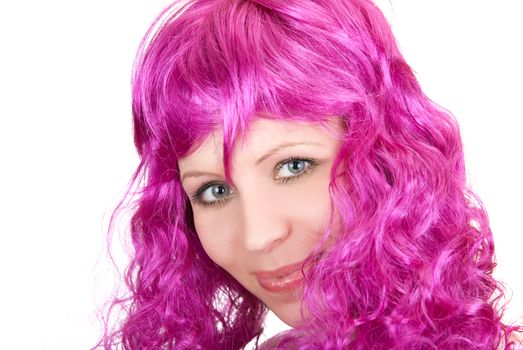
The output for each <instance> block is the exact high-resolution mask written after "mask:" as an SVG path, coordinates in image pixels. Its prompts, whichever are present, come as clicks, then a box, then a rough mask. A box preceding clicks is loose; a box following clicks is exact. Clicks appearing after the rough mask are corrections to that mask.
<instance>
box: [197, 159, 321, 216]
mask: <svg viewBox="0 0 523 350" xmlns="http://www.w3.org/2000/svg"><path fill="white" fill-rule="evenodd" d="M294 161H303V162H307V163H308V165H306V166H305V169H304V170H303V171H302V172H301V173H299V174H297V175H294V176H285V177H282V178H280V179H276V178H275V180H276V181H278V182H279V183H288V182H293V181H296V180H298V179H299V178H301V177H302V176H304V175H306V174H308V173H309V172H310V171H311V170H312V169H313V168H314V167H315V166H316V165H318V162H317V161H316V160H314V159H312V158H307V157H290V158H288V159H285V160H282V161H281V162H279V163H278V164H276V166H275V167H274V172H275V173H277V172H278V171H280V170H281V169H282V168H283V167H284V166H285V165H287V164H289V163H292V162H294ZM214 185H223V183H222V182H219V181H215V180H213V181H208V182H205V183H203V184H202V185H201V186H200V187H199V188H198V189H197V190H196V191H195V192H194V194H193V195H192V196H191V199H192V201H193V202H194V203H196V204H198V205H201V206H203V207H214V206H218V205H221V204H223V203H225V202H227V201H228V200H229V198H230V196H227V197H225V198H224V199H220V200H216V201H213V202H205V201H203V200H202V199H201V197H200V196H201V195H202V193H203V192H205V191H206V190H207V189H208V188H209V187H211V186H214Z"/></svg>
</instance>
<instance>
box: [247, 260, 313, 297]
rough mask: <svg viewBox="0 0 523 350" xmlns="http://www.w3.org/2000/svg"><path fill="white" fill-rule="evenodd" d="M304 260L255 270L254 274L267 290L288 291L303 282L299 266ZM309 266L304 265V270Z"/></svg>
mask: <svg viewBox="0 0 523 350" xmlns="http://www.w3.org/2000/svg"><path fill="white" fill-rule="evenodd" d="M303 262H304V261H300V262H297V263H294V264H290V265H286V266H283V267H280V268H278V269H276V270H271V271H256V272H255V273H254V275H255V276H256V279H257V280H258V283H259V284H260V286H261V287H262V288H264V289H265V290H267V291H269V292H275V293H279V292H289V291H292V290H294V289H297V288H298V287H300V286H301V285H302V284H303V281H304V276H303V274H302V273H301V266H302V265H303ZM309 267H310V266H309V265H307V266H305V267H304V270H306V269H308V268H309Z"/></svg>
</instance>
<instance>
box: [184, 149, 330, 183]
mask: <svg viewBox="0 0 523 350" xmlns="http://www.w3.org/2000/svg"><path fill="white" fill-rule="evenodd" d="M294 146H320V147H322V146H325V145H323V144H321V143H316V142H285V143H282V144H280V145H278V146H276V147H274V148H271V149H270V150H268V151H267V152H266V153H265V154H264V155H263V156H261V157H260V158H258V160H256V162H255V163H254V164H255V165H259V164H260V163H261V162H263V161H264V160H265V159H267V158H269V157H271V156H272V155H274V154H276V153H277V152H279V151H281V150H282V149H284V148H289V147H294ZM206 175H209V176H221V175H220V174H217V173H212V172H208V171H188V172H186V173H185V174H183V175H182V179H181V181H182V182H183V180H185V179H186V178H188V177H199V176H206Z"/></svg>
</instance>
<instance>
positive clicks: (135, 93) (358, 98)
mask: <svg viewBox="0 0 523 350" xmlns="http://www.w3.org/2000/svg"><path fill="white" fill-rule="evenodd" d="M132 88H133V90H132V97H133V117H134V140H135V145H136V148H137V150H138V152H139V154H140V158H141V162H140V164H139V167H138V169H137V170H136V172H135V174H134V176H133V180H132V185H134V186H137V188H138V190H137V191H135V192H134V194H133V195H132V198H136V206H135V208H134V211H133V217H132V220H131V223H130V234H131V239H132V243H133V248H134V251H133V256H132V260H131V262H130V265H129V266H128V269H127V271H126V275H125V282H126V284H127V287H128V288H129V294H128V295H126V296H124V297H121V298H118V299H116V300H115V301H114V302H113V306H117V305H120V306H121V307H123V309H124V310H125V315H126V317H125V320H123V322H122V323H121V324H119V325H117V326H114V327H109V326H108V325H107V324H106V332H105V335H104V336H103V338H102V340H101V341H100V343H99V344H98V347H103V348H105V349H110V348H113V347H115V346H118V345H119V346H120V347H122V348H124V349H141V350H149V349H151V350H152V349H193V350H194V349H218V350H219V349H223V350H226V349H227V350H230V349H241V348H243V347H244V346H245V345H246V344H247V343H249V342H250V341H251V340H253V339H254V338H256V343H258V337H259V335H260V334H261V332H262V331H263V327H262V325H263V318H264V316H265V314H266V312H267V307H266V306H265V305H264V304H263V303H262V302H261V301H260V300H259V299H258V298H256V297H255V296H254V295H253V294H251V293H250V292H249V291H248V290H246V289H245V288H244V287H243V286H242V285H241V284H239V283H238V282H237V281H236V280H235V279H234V278H233V277H232V276H231V275H229V274H228V273H227V272H226V271H225V270H223V269H222V268H221V267H220V266H218V265H216V264H215V263H214V262H213V261H212V260H211V259H210V258H209V257H208V256H207V255H206V253H205V251H204V250H203V248H202V245H201V244H200V242H199V240H198V236H197V234H196V231H195V227H194V223H193V217H192V211H191V206H190V203H189V198H188V197H187V195H186V194H185V192H184V191H183V189H182V186H181V182H180V174H179V170H178V166H177V160H178V159H179V158H181V157H183V156H185V155H188V154H189V153H190V152H191V151H192V150H193V149H195V147H197V146H198V145H199V144H200V143H201V142H202V141H203V140H204V139H205V138H206V136H208V135H209V133H210V132H211V131H212V130H213V129H215V128H219V129H220V130H223V133H224V166H225V175H226V179H227V180H228V181H231V171H232V169H231V167H230V161H231V160H230V158H231V153H232V149H233V147H234V141H235V140H236V139H237V138H238V137H243V136H245V135H247V131H248V127H249V125H250V122H251V121H252V120H253V119H254V118H257V117H258V118H259V117H260V114H262V113H263V114H264V115H265V116H269V115H270V116H273V118H281V119H284V120H296V121H307V122H310V123H323V122H325V121H326V120H327V118H328V117H332V116H338V117H339V118H342V121H343V123H344V125H345V126H346V130H345V133H344V135H343V137H342V139H341V142H342V147H341V149H340V151H339V153H338V155H337V157H336V159H335V162H334V165H333V168H332V171H331V178H330V187H329V191H330V196H331V204H332V209H333V210H334V209H335V210H337V211H338V212H339V213H340V218H341V228H340V229H339V230H337V231H336V234H335V235H333V236H335V237H336V239H335V244H333V245H332V246H330V247H329V249H327V250H325V252H324V253H323V255H322V258H321V260H320V261H319V262H318V263H317V264H316V265H315V267H314V268H313V269H312V270H311V271H310V272H309V273H308V274H307V276H306V278H305V289H304V295H303V300H302V307H303V308H305V309H307V310H308V312H309V314H310V317H308V318H307V319H306V322H304V323H303V325H300V326H299V327H296V328H294V329H292V330H289V331H287V332H284V333H282V334H280V335H279V336H278V338H277V341H272V345H271V346H273V347H274V348H277V349H354V350H360V349H361V350H364V349H365V350H368V349H488V350H493V349H497V348H499V347H502V348H503V349H510V348H511V346H512V345H511V343H510V342H509V341H508V339H509V336H510V334H511V333H513V332H516V331H520V330H522V327H519V326H509V325H506V324H504V323H503V322H502V316H503V312H504V308H505V306H506V304H503V303H502V302H503V296H504V292H503V291H504V287H503V285H502V284H501V283H500V282H499V281H496V280H495V279H494V278H493V277H492V271H493V269H494V268H495V266H496V263H495V261H494V242H493V237H492V232H491V230H490V227H489V221H488V216H487V213H486V210H485V208H484V206H483V204H482V203H481V200H480V199H479V198H478V197H477V196H476V195H475V194H474V193H473V192H472V190H471V189H470V188H469V186H468V185H467V183H466V177H465V166H464V157H463V145H462V140H461V135H460V131H459V126H458V123H457V122H456V120H455V118H454V117H453V116H452V114H451V113H450V112H449V111H447V110H445V109H443V108H441V107H439V106H438V105H437V104H435V103H434V102H433V101H431V100H430V99H429V98H428V97H427V96H425V95H424V93H423V92H422V90H421V89H420V86H419V84H418V82H417V80H416V78H415V76H414V74H413V71H412V69H411V68H410V66H409V65H408V64H407V63H406V62H405V60H404V58H403V56H402V54H401V53H400V52H399V50H398V47H397V45H396V42H395V39H394V37H393V34H392V32H391V29H390V26H389V24H388V23H387V21H386V19H385V18H384V16H383V14H382V13H381V12H380V11H379V9H378V8H377V7H376V6H375V5H374V4H373V3H372V2H371V1H369V0H316V1H311V0H286V1H276V0H191V1H185V2H184V3H183V4H173V5H171V6H170V7H168V8H167V9H166V10H165V11H164V12H163V13H162V14H161V15H160V16H159V17H158V18H157V20H156V21H155V23H154V24H153V25H152V26H151V29H149V31H148V33H147V34H146V36H145V38H144V40H143V41H142V44H141V46H140V49H139V52H138V55H137V58H136V61H135V68H134V75H133V82H132ZM339 173H341V176H339V177H335V176H334V174H339ZM128 196H131V190H129V192H128ZM332 221H333V220H332V216H331V221H330V225H329V227H328V228H327V229H326V230H325V232H324V234H323V235H322V238H323V239H322V240H320V241H319V242H318V246H317V247H316V250H315V252H317V251H320V249H321V244H322V242H323V241H324V240H325V239H326V238H328V237H329V235H331V231H333V230H332V227H333V222H332ZM311 256H312V254H311ZM302 310H303V309H302ZM113 311H114V310H113ZM109 314H111V311H109ZM265 347H266V344H264V345H262V346H261V348H265Z"/></svg>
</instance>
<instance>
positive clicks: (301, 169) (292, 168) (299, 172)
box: [274, 157, 317, 182]
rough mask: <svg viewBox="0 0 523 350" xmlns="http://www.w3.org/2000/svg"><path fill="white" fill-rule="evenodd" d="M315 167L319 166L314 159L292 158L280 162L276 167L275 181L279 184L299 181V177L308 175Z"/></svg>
mask: <svg viewBox="0 0 523 350" xmlns="http://www.w3.org/2000/svg"><path fill="white" fill-rule="evenodd" d="M315 165H317V163H316V161H314V160H313V159H310V158H299V157H292V158H290V159H287V160H284V161H283V162H280V163H279V164H278V165H277V166H276V169H275V175H274V179H275V180H277V181H279V182H288V181H289V180H297V179H298V178H299V177H301V176H303V175H304V174H306V173H308V172H309V171H310V169H312V167H314V166H315Z"/></svg>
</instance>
